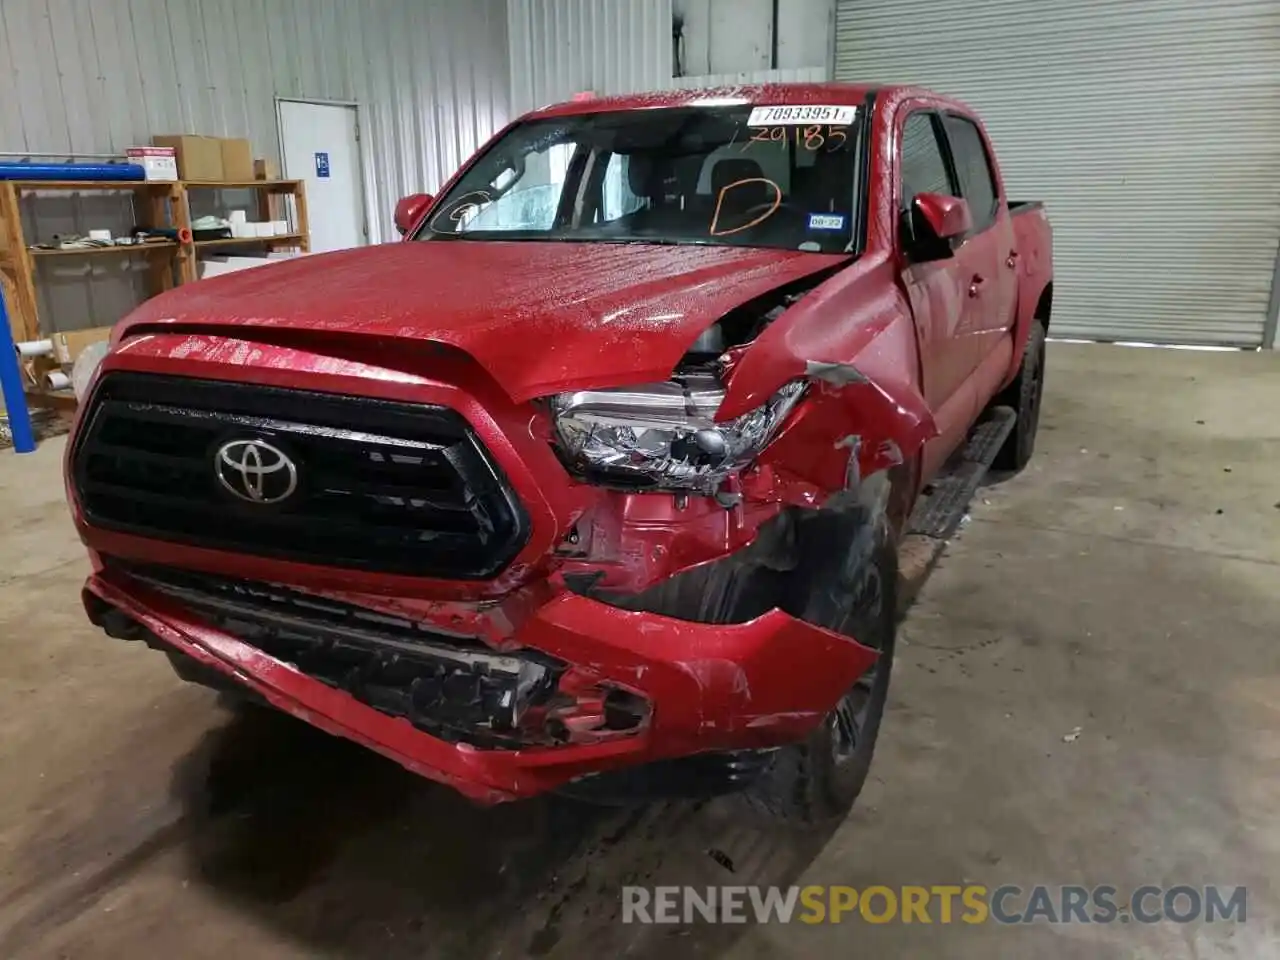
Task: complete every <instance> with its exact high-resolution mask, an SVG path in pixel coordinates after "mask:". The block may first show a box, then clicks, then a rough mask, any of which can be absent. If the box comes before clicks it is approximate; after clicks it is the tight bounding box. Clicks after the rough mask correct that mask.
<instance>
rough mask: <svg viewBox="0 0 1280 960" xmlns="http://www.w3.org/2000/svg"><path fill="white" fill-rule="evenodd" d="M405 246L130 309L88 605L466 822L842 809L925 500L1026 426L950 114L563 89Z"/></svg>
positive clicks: (1035, 336)
mask: <svg viewBox="0 0 1280 960" xmlns="http://www.w3.org/2000/svg"><path fill="white" fill-rule="evenodd" d="M395 219H396V224H397V226H398V227H399V228H400V231H401V233H402V234H403V238H402V240H401V242H398V243H391V244H385V245H380V246H372V247H366V248H363V249H356V250H349V251H341V252H335V253H329V254H324V255H317V256H308V257H302V258H298V259H295V260H291V261H287V262H283V263H279V264H274V265H271V266H267V267H262V268H258V269H255V270H250V271H245V272H243V273H238V274H235V275H231V276H224V277H219V278H215V279H209V280H204V281H201V282H199V283H195V284H191V285H187V286H182V287H179V288H177V289H175V290H172V291H170V292H167V293H165V294H163V295H161V296H158V297H156V298H154V299H152V300H148V301H147V302H146V303H144V304H143V305H142V306H141V307H139V308H138V309H137V310H135V311H134V312H133V313H131V314H130V315H129V316H128V317H126V318H125V319H124V320H123V321H122V322H121V323H120V324H119V325H118V326H117V328H116V330H115V332H114V335H113V338H112V343H111V349H110V351H109V353H108V354H107V356H106V357H105V359H104V360H103V362H102V363H101V366H100V367H99V369H98V371H97V372H96V374H95V376H94V379H93V381H92V383H91V385H90V389H89V391H88V393H87V395H86V396H85V398H84V402H83V403H82V404H81V407H80V411H79V414H78V418H77V421H76V424H75V426H74V429H73V434H72V437H71V440H70V443H69V445H68V452H67V462H66V477H67V491H68V497H69V501H70V505H71V510H72V513H73V515H74V519H75V524H76V526H77V528H78V531H79V534H80V536H81V538H82V539H83V540H84V542H85V544H86V545H87V547H88V549H89V552H90V556H91V558H92V573H91V576H90V577H89V579H88V581H87V583H86V585H85V589H84V593H83V600H84V605H85V607H86V610H87V612H88V616H89V618H90V619H91V620H92V621H93V623H95V624H97V625H98V626H100V627H101V628H103V629H104V630H105V631H106V633H107V634H109V635H111V636H113V637H118V638H123V639H131V640H142V641H144V642H146V643H147V644H149V645H150V646H153V647H154V648H156V649H158V650H160V651H163V652H164V653H165V654H167V655H168V656H169V658H170V659H171V660H172V662H173V665H174V667H175V669H176V671H177V672H178V674H179V675H180V676H181V677H183V678H184V679H188V680H193V681H196V682H200V683H204V684H207V685H210V686H213V687H216V688H221V689H231V690H236V691H239V692H240V693H241V694H243V695H245V696H246V697H247V698H249V699H254V700H257V701H259V702H265V703H268V704H270V705H272V706H274V707H276V708H278V709H280V710H283V711H286V712H288V713H289V714H292V715H293V716H295V717H298V718H300V719H302V720H304V721H305V722H307V723H310V724H313V725H315V726H317V727H319V728H321V729H323V730H326V731H329V732H330V733H333V734H336V735H340V736H343V737H347V738H350V739H352V740H354V741H357V742H359V743H361V744H364V745H366V746H368V747H370V748H372V749H373V750H376V751H378V752H380V753H382V754H384V755H386V756H387V757H390V758H392V759H393V760H395V761H396V762H398V763H400V764H402V765H404V766H405V767H407V768H409V769H410V770H413V771H416V772H417V773H419V774H421V775H423V776H425V777H429V778H431V779H433V780H436V781H439V782H441V783H444V784H448V785H450V786H451V787H453V788H456V789H457V790H459V791H461V792H462V793H464V794H466V795H467V796H469V797H471V798H473V799H475V800H477V801H480V802H485V803H492V802H497V801H503V800H511V799H515V798H520V797H527V796H531V795H534V794H538V793H540V792H544V791H552V790H557V791H567V792H572V793H576V794H578V795H582V796H593V797H605V796H608V797H617V796H622V797H639V796H644V795H648V794H651V793H661V794H666V795H670V794H672V793H698V794H703V795H706V794H712V793H717V792H721V791H734V792H737V793H738V794H739V795H740V796H743V797H745V798H747V799H748V800H749V801H750V803H751V804H752V805H753V806H754V807H755V808H757V809H760V810H763V811H765V812H767V813H770V814H773V815H777V816H779V817H783V818H787V819H792V820H798V821H806V822H807V821H814V820H818V819H823V818H828V817H831V816H835V815H838V814H840V813H841V812H842V811H844V810H846V809H847V808H848V806H849V804H851V803H852V802H853V800H854V798H855V797H856V796H857V794H858V792H859V791H860V789H861V788H862V785H863V782H864V780H865V778H866V775H867V770H868V766H869V763H870V761H871V755H872V750H873V749H874V746H875V741H876V735H877V732H878V729H879V726H880V723H881V719H882V716H883V713H884V709H885V700H886V695H887V692H888V686H889V676H890V670H891V667H892V665H893V648H894V633H895V622H896V616H895V606H896V594H895V590H896V582H897V551H898V546H899V544H900V543H901V542H902V540H903V538H904V536H906V534H907V532H908V530H909V529H910V524H911V517H912V515H913V511H914V512H915V513H916V514H917V515H918V514H919V512H920V509H921V506H920V505H921V504H925V503H927V502H928V501H930V500H931V499H936V498H937V497H939V496H941V494H940V493H939V491H940V490H943V489H945V488H946V484H945V482H944V481H945V480H946V478H947V477H948V476H950V475H951V474H952V473H953V472H954V471H955V469H956V464H957V463H961V467H962V468H964V469H968V470H969V471H970V473H972V470H973V467H974V464H975V463H976V464H978V466H979V467H984V466H986V465H988V464H990V463H992V462H994V465H995V466H996V467H998V468H1003V469H1007V470H1016V469H1017V468H1020V467H1021V466H1022V465H1023V464H1025V463H1026V461H1027V459H1028V457H1029V456H1030V455H1031V450H1032V445H1033V443H1034V440H1035V434H1036V424H1037V420H1038V416H1039V404H1040V395H1041V385H1042V383H1043V364H1044V338H1045V331H1046V329H1047V327H1048V324H1049V319H1050V309H1051V305H1052V287H1053V285H1052V257H1051V236H1050V231H1049V225H1048V222H1047V220H1046V219H1045V216H1044V213H1043V211H1042V209H1041V208H1040V205H1039V204H1036V203H1013V202H1010V201H1009V200H1008V199H1007V197H1006V194H1005V187H1004V180H1003V178H1002V176H1001V173H1000V169H999V167H998V166H997V164H996V162H995V156H994V154H993V151H992V146H991V142H990V140H989V139H988V137H987V135H986V133H985V132H984V129H983V126H982V124H981V122H980V121H979V119H978V117H977V116H975V114H974V113H973V112H972V111H971V110H969V109H968V108H967V107H965V106H964V105H963V104H961V103H959V102H956V101H954V100H952V99H949V98H947V97H943V96H938V95H936V94H933V93H930V92H928V91H925V90H921V89H916V88H906V87H887V86H886V87H869V86H859V85H845V84H800V85H766V86H758V87H735V88H732V89H724V90H704V91H680V92H673V93H662V94H649V95H638V96H627V97H614V98H599V99H589V100H584V99H579V100H575V101H574V102H571V103H566V104H562V105H558V106H553V107H549V108H547V109H542V110H538V111H535V112H533V113H530V114H528V115H526V116H524V117H522V118H520V119H519V120H517V121H515V122H514V123H512V124H511V125H510V126H508V127H507V128H506V129H504V130H502V131H501V132H500V133H498V134H497V135H496V136H495V137H493V139H492V140H490V141H489V142H488V143H487V144H486V145H485V146H484V147H483V148H482V149H480V150H479V151H478V152H477V154H476V155H475V156H474V157H473V158H471V159H470V160H469V161H468V162H467V163H466V164H465V165H464V166H463V168H462V169H461V170H460V171H459V172H458V173H457V174H456V175H455V176H454V177H453V179H452V180H451V181H450V182H449V183H448V184H446V185H445V187H444V188H443V189H442V190H441V191H440V194H439V195H438V196H437V197H434V198H433V197H429V196H426V195H421V194H419V195H415V196H412V197H407V198H405V199H404V200H402V201H401V202H400V204H399V205H398V206H397V209H396V218H395ZM975 438H976V439H975ZM975 450H977V451H978V452H977V453H976V454H975V453H974V451H975ZM984 451H985V452H984ZM966 458H967V459H966ZM969 492H971V487H970V488H969Z"/></svg>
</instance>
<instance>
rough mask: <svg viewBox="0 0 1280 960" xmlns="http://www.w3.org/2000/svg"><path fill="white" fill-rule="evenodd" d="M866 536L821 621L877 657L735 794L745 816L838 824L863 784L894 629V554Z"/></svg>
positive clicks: (881, 534)
mask: <svg viewBox="0 0 1280 960" xmlns="http://www.w3.org/2000/svg"><path fill="white" fill-rule="evenodd" d="M865 533H866V532H865V531H864V535H865ZM871 535H872V536H874V542H873V544H872V545H871V548H870V552H869V553H868V552H867V551H866V550H863V551H859V550H857V549H856V547H855V549H852V550H850V552H849V555H848V556H849V559H848V560H847V561H846V563H845V566H846V569H845V571H844V572H843V573H844V580H845V583H844V587H845V589H843V590H842V591H841V592H842V593H843V594H844V596H845V598H846V599H845V600H844V602H843V603H841V604H840V607H839V608H837V609H831V610H830V611H829V613H828V615H826V616H823V617H821V618H820V619H821V621H825V622H823V623H822V625H823V626H826V627H828V628H830V629H832V630H835V631H836V632H838V633H843V634H845V635H846V636H849V637H852V638H854V639H856V640H857V641H858V642H859V643H861V644H863V645H864V646H867V647H871V648H872V649H875V650H878V651H879V653H880V656H879V657H878V658H877V659H876V662H875V663H874V664H873V665H872V666H871V668H870V669H869V670H868V671H867V672H866V673H864V674H863V675H862V676H861V677H859V678H858V679H857V681H855V682H854V684H853V686H852V687H851V688H850V689H849V691H848V692H847V693H846V694H845V695H844V697H843V698H841V700H840V702H839V703H837V704H836V706H835V709H834V710H832V711H831V713H830V714H828V715H827V717H826V718H825V719H824V721H823V722H822V723H821V724H820V725H819V726H818V727H817V728H816V729H815V730H814V731H813V732H812V733H810V734H809V736H808V737H806V738H805V739H804V740H803V741H801V742H800V743H796V744H791V745H789V746H786V747H782V748H779V749H778V750H777V751H775V754H774V760H773V764H772V765H771V766H770V767H769V769H768V770H767V771H766V772H765V773H764V774H763V775H762V776H761V777H760V779H759V780H757V781H756V782H755V783H754V784H752V785H751V786H750V787H748V788H747V790H746V791H745V792H744V793H743V794H742V797H743V800H744V801H745V802H746V803H747V805H748V806H749V807H750V808H752V809H753V810H754V811H756V812H758V813H763V814H765V815H766V816H768V817H769V818H770V819H774V820H781V821H785V822H790V823H798V824H804V825H811V824H819V823H822V822H825V821H830V820H833V819H836V818H840V817H843V816H845V815H846V814H847V813H848V812H849V808H850V807H852V806H853V802H854V801H855V800H856V799H857V798H858V794H859V793H861V792H862V787H863V785H864V784H865V783H866V780H867V773H868V771H869V770H870V768H871V757H872V754H873V753H874V752H875V746H876V737H877V736H878V734H879V732H880V721H881V719H882V718H883V717H884V710H885V703H886V701H887V700H888V695H889V674H890V672H891V670H892V669H893V646H894V637H895V634H896V629H897V614H896V602H895V601H896V588H897V578H898V563H897V553H896V551H895V549H894V546H893V544H892V542H891V539H890V537H889V535H888V532H887V531H877V532H874V533H872V534H871ZM814 622H819V619H817V618H815V619H814Z"/></svg>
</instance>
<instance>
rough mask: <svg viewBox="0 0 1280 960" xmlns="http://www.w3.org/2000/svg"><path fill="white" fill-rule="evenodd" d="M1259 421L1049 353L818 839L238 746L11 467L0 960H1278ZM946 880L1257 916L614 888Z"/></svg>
mask: <svg viewBox="0 0 1280 960" xmlns="http://www.w3.org/2000/svg"><path fill="white" fill-rule="evenodd" d="M1277 411H1280V357H1276V356H1270V355H1244V354H1234V353H1231V354H1227V353H1216V354H1215V353H1208V354H1206V353H1195V352H1181V351H1164V350H1141V349H1126V348H1119V347H1102V346H1076V345H1065V344H1055V345H1053V346H1052V347H1051V348H1050V354H1049V394H1048V396H1047V398H1046V401H1045V409H1044V423H1043V426H1042V432H1041V439H1040V449H1039V452H1038V453H1037V455H1036V457H1035V459H1034V461H1033V463H1032V465H1031V466H1030V467H1029V469H1028V470H1027V471H1026V472H1025V473H1024V474H1023V475H1022V476H1020V477H1018V478H1016V479H1014V480H1011V481H1009V482H1006V483H1004V484H1001V485H997V486H994V487H989V488H987V489H984V490H983V491H981V493H980V495H979V499H978V500H977V501H975V504H974V510H973V519H972V522H971V523H970V524H969V525H968V526H967V527H966V528H965V529H964V531H963V533H962V534H961V536H960V537H959V538H958V539H957V540H956V541H955V542H954V543H953V544H952V545H951V547H950V549H949V551H948V553H947V555H946V556H945V557H944V559H943V560H942V562H941V564H940V566H939V567H938V569H937V570H936V572H935V573H934V575H933V576H932V578H931V579H930V580H929V582H928V583H927V585H926V586H925V588H924V590H923V592H922V594H921V597H920V599H919V601H918V602H917V604H916V606H915V607H914V609H913V610H912V612H911V614H910V616H909V617H908V620H907V622H906V623H905V625H904V628H903V631H902V641H901V644H900V650H899V653H898V660H897V664H896V668H895V680H894V687H893V690H892V692H891V704H890V713H889V716H888V718H887V721H886V726H885V729H884V731H883V734H882V737H881V744H880V749H879V752H878V754H877V757H876V761H875V764H874V767H873V769H872V779H871V782H870V783H869V784H868V787H867V789H866V792H865V793H864V795H863V799H862V801H861V803H860V804H859V806H858V807H857V808H856V809H855V811H854V813H853V815H852V816H851V817H850V818H849V820H848V821H847V822H846V823H845V824H844V825H843V826H842V827H841V828H840V829H839V830H836V831H834V832H833V833H832V832H828V833H827V834H824V835H821V836H802V835H791V834H787V833H781V832H775V833H766V832H762V831H760V830H757V829H755V828H753V827H751V826H748V825H746V824H744V823H742V822H741V821H740V820H737V819H734V818H732V817H731V816H730V815H729V812H728V810H727V809H726V806H725V804H723V803H715V804H710V805H704V806H701V807H695V806H693V805H688V804H671V805H655V806H652V807H649V808H646V809H643V810H639V811H626V810H584V809H582V808H580V807H577V806H574V805H572V804H569V803H567V802H565V801H546V802H531V803H525V804H519V805H510V806H506V807H500V808H496V809H493V810H479V809H476V808H473V807H470V806H468V805H467V804H466V803H465V802H463V801H461V800H459V799H458V798H457V797H455V796H454V795H452V794H450V793H449V792H447V791H445V790H443V789H440V788H437V787H434V786H432V785H431V784H429V783H426V782H424V781H419V780H417V779H415V778H414V777H412V776H410V775H409V774H407V773H404V772H403V771H401V770H400V769H399V768H397V767H395V766H393V765H391V764H390V763H388V762H386V761H383V760H381V759H380V758H378V757H376V756H374V755H372V754H369V753H366V752H364V751H362V750H361V749H359V748H357V747H354V746H352V745H350V744H347V743H344V742H340V741H337V740H331V739H329V738H326V737H324V736H322V735H320V734H317V733H315V732H313V731H312V730H310V729H309V728H307V727H305V726H303V725H301V724H298V723H295V722H293V721H290V720H288V719H286V718H283V717H277V716H274V715H271V714H267V713H258V712H253V711H250V712H243V713H239V714H237V713H233V712H231V711H229V710H227V709H225V708H224V707H222V706H221V705H220V704H219V703H218V701H217V700H216V698H215V696H214V695H213V694H211V693H209V692H207V691H204V690H200V689H197V688H193V687H186V686H183V685H182V684H180V683H179V682H178V681H177V680H175V679H174V678H173V677H172V675H171V674H170V672H169V670H168V667H167V665H166V663H165V661H164V659H163V658H162V657H160V656H159V655H157V654H154V653H152V652H150V651H148V650H147V649H145V648H144V647H142V646H140V645H126V644H123V643H119V642H116V641H110V640H107V639H106V638H104V637H102V636H100V635H99V634H98V633H97V632H96V631H94V630H93V629H92V628H90V627H89V625H88V624H87V623H85V622H84V618H83V615H82V613H81V611H80V607H79V602H78V594H79V586H80V582H81V580H82V578H83V576H84V574H85V563H84V560H83V557H82V555H81V551H80V548H79V545H78V543H77V542H76V540H75V537H74V535H73V533H72V530H71V527H70V524H69V523H68V520H67V517H66V513H65V508H64V505H63V502H62V491H61V479H60V476H59V460H60V457H61V455H62V442H61V441H49V442H47V443H46V444H45V445H44V446H43V447H42V448H41V449H40V451H39V452H38V453H37V454H35V455H33V456H31V457H27V458H17V457H15V456H14V455H13V454H12V453H11V452H3V453H0V502H3V503H4V505H5V509H4V511H3V513H2V514H0V556H2V557H3V570H4V572H3V574H2V575H0V957H5V958H17V957H33V958H34V957H39V958H48V957H75V958H98V957H102V958H116V957H123V956H169V957H182V958H197V960H198V958H215V960H223V958H225V957H228V956H234V957H237V958H238V960H254V958H259V957H271V958H294V957H315V956H331V957H370V958H375V957H376V958H380V960H381V958H393V960H394V958H409V957H412V958H415V960H423V958H445V957H461V956H465V957H469V958H470V957H476V958H478V957H489V956H494V957H496V956H502V957H522V956H553V957H578V956H585V955H592V956H615V955H616V956H622V955H626V956H632V957H657V956H661V957H663V958H664V960H678V958H681V957H693V956H702V957H726V958H734V960H749V958H751V960H766V958H769V960H774V958H777V960H781V958H791V957H831V956H852V955H855V953H856V954H857V955H865V956H875V957H920V956H929V957H934V956H937V957H943V956H945V957H956V958H970V957H972V958H983V960H987V958H992V957H1025V956H1029V955H1033V954H1034V955H1035V956H1038V957H1044V958H1055V960H1056V958H1072V957H1080V958H1086V957H1087V958H1090V960H1096V958H1102V960H1108V958H1119V957H1141V958H1182V957H1186V958H1196V960H1206V958H1211V957H1213V958H1217V957H1247V958H1255V957H1272V956H1278V955H1280V926H1278V925H1277V916H1280V889H1277V881H1276V880H1275V879H1274V877H1275V875H1276V870H1275V867H1276V866H1277V865H1278V864H1280V818H1278V817H1277V816H1276V811H1277V810H1280V707H1278V706H1277V705H1278V704H1280V650H1278V646H1280V416H1278V415H1277ZM1077 727H1078V728H1080V733H1079V737H1078V739H1076V740H1074V741H1073V742H1065V741H1064V739H1063V737H1064V735H1066V734H1067V733H1068V732H1069V731H1072V730H1073V729H1074V728H1077ZM709 852H714V853H715V854H716V855H715V856H714V857H713V856H711V855H709ZM730 868H732V869H731V870H730ZM964 882H978V883H984V884H987V885H988V886H996V885H999V884H1002V883H1016V884H1021V885H1024V886H1026V885H1030V884H1032V883H1036V882H1042V883H1049V884H1070V883H1082V884H1089V885H1092V884H1101V883H1110V884H1113V885H1115V886H1117V887H1119V888H1120V889H1121V890H1125V889H1126V888H1132V887H1133V886H1135V885H1137V884H1140V883H1144V882H1150V883H1159V884H1166V885H1169V884H1174V883H1189V884H1194V885H1198V884H1204V883H1213V882H1216V883H1222V884H1229V885H1235V884H1245V885H1247V886H1248V922H1246V923H1245V924H1243V925H1237V924H1219V925H1214V926H1202V925H1194V926H1179V925H1176V924H1171V923H1169V924H1160V925H1154V926H1146V925H1138V924H1127V925H1121V924H1115V925H1110V926H1105V927H1104V926H1081V925H1071V926H1060V927H1048V926H1044V925H1034V926H1031V927H1015V928H1009V927H999V926H995V925H991V924H988V925H982V926H965V925H956V926H943V925H939V924H935V925H921V924H913V925H902V924H897V923H895V924H888V925H881V926H873V925H868V924H866V923H863V922H862V921H860V920H855V921H852V922H846V923H844V924H841V925H839V926H817V927H808V926H803V925H800V924H793V925H789V926H778V925H771V926H754V925H752V926H734V927H726V926H718V927H711V926H698V927H694V928H692V929H672V928H653V927H641V926H634V925H631V926H624V925H622V924H620V923H619V922H618V921H617V917H618V898H619V887H620V885H622V884H624V883H640V884H658V883H664V884H666V883H692V884H696V885H699V886H705V885H707V884H712V883H733V884H751V883H761V884H768V883H778V884H790V883H822V884H849V885H853V886H856V887H866V886H868V885H872V884H884V885H888V886H890V887H893V886H897V885H900V884H943V883H957V884H958V883H964Z"/></svg>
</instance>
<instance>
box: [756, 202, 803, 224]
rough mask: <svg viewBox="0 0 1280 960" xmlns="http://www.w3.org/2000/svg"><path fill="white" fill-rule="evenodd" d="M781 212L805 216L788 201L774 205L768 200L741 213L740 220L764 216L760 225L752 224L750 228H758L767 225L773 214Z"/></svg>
mask: <svg viewBox="0 0 1280 960" xmlns="http://www.w3.org/2000/svg"><path fill="white" fill-rule="evenodd" d="M783 210H785V211H787V213H790V214H794V215H795V216H797V217H803V216H804V215H805V212H804V211H803V210H801V209H800V208H799V207H797V206H796V205H795V204H794V203H792V202H791V201H789V200H783V201H781V202H779V203H774V202H773V201H772V200H770V201H769V202H767V203H757V204H755V205H754V206H751V207H748V208H747V209H746V210H744V211H742V219H743V220H754V219H755V218H756V217H758V216H762V215H765V216H764V219H763V220H761V221H760V223H755V224H752V226H755V227H758V226H760V224H763V223H767V222H768V221H769V219H770V218H771V217H772V216H773V214H775V213H781V212H782V211H783ZM766 213H767V215H766Z"/></svg>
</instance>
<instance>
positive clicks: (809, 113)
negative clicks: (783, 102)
mask: <svg viewBox="0 0 1280 960" xmlns="http://www.w3.org/2000/svg"><path fill="white" fill-rule="evenodd" d="M857 113H858V108H857V107H850V106H821V105H817V104H803V105H797V106H773V107H752V109H751V115H750V116H749V117H747V126H748V127H771V126H773V125H775V124H779V123H783V124H806V123H834V124H838V125H840V126H848V125H849V124H851V123H853V118H854V117H855V116H856V115H857Z"/></svg>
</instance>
